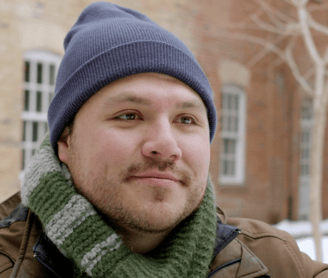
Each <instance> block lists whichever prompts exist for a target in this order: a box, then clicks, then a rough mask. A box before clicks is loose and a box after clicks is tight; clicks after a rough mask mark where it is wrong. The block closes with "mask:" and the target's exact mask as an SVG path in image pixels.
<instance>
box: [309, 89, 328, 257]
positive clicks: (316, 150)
mask: <svg viewBox="0 0 328 278" xmlns="http://www.w3.org/2000/svg"><path fill="white" fill-rule="evenodd" d="M325 85H326V84H325ZM326 88H327V85H326V86H325V88H323V92H322V93H323V94H322V95H321V97H317V98H315V99H314V125H313V131H312V143H311V144H312V145H311V169H310V182H311V184H310V220H311V222H312V229H313V237H314V242H315V247H316V260H317V261H321V262H322V247H321V231H320V221H321V220H322V173H323V152H324V142H325V140H324V139H325V129H326V128H325V127H326V111H327V100H328V97H327V90H326Z"/></svg>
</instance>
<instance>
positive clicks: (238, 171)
mask: <svg viewBox="0 0 328 278" xmlns="http://www.w3.org/2000/svg"><path fill="white" fill-rule="evenodd" d="M224 95H230V96H237V97H238V99H239V101H238V106H239V107H238V112H237V111H234V110H233V109H229V108H228V107H224V106H225V103H224ZM221 107H222V109H221V134H220V135H221V142H220V156H219V157H220V169H219V170H220V172H219V173H220V174H219V183H220V184H221V185H243V184H244V182H245V126H246V96H245V93H244V90H243V89H242V88H240V87H239V86H237V85H235V84H225V85H224V86H223V87H222V103H221ZM229 117H230V120H231V119H232V117H237V118H238V124H237V126H238V129H237V131H228V130H226V129H227V128H226V127H227V121H228V118H229ZM224 139H228V140H229V139H231V140H235V142H236V145H235V154H225V153H224V143H223V141H224ZM227 160H230V161H234V162H235V167H234V174H233V175H224V174H223V173H222V172H223V168H222V167H224V161H227Z"/></svg>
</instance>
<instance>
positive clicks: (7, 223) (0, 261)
mask: <svg viewBox="0 0 328 278" xmlns="http://www.w3.org/2000/svg"><path fill="white" fill-rule="evenodd" d="M19 203H20V196H19V194H16V195H14V196H13V197H12V198H10V199H8V200H7V201H6V202H4V203H3V204H2V205H1V206H0V219H4V220H2V221H1V222H0V278H6V277H30V278H37V277H40V278H41V277H49V278H50V277H73V268H72V265H71V263H70V261H69V260H68V259H66V258H65V257H63V256H62V255H61V254H60V252H59V251H58V250H57V248H56V247H55V246H54V245H53V244H52V243H51V242H50V241H49V240H47V237H46V236H45V235H44V234H43V232H42V227H41V224H40V222H39V220H38V219H37V217H36V216H35V215H34V214H33V213H32V212H31V211H30V210H28V209H27V208H25V207H24V206H22V205H21V204H19ZM17 205H18V207H16V206H17ZM15 207H16V209H15ZM13 210H14V211H13ZM12 211H13V212H12ZM11 212H12V213H11ZM218 214H219V217H220V219H221V222H222V223H223V224H222V223H221V224H220V227H221V230H220V231H221V232H220V233H222V234H221V235H220V236H218V238H217V240H218V241H217V245H216V250H215V257H214V259H213V262H212V265H211V266H210V269H209V271H208V276H207V277H211V278H221V277H222V278H223V277H224V278H235V277H244V278H246V277H247V278H251V277H271V278H287V277H288V278H293V277H302V278H303V277H304V278H310V277H311V278H312V277H316V278H328V265H326V264H321V263H318V262H315V261H312V260H311V259H310V258H309V257H308V256H307V255H305V254H303V253H301V252H300V251H299V249H298V247H297V244H296V242H295V241H294V239H293V238H292V237H291V236H290V235H289V234H287V233H285V232H283V231H279V230H277V229H275V228H272V227H271V226H270V225H268V224H265V223H263V222H260V221H256V220H250V219H237V218H235V219H230V220H229V221H227V220H226V217H225V215H224V213H223V212H222V211H221V210H220V209H218ZM8 215H9V217H8ZM225 224H228V225H232V226H235V227H238V228H239V230H238V229H236V228H233V227H231V226H227V225H225ZM226 227H228V228H226ZM218 230H219V229H218ZM236 232H237V234H238V236H237V234H236Z"/></svg>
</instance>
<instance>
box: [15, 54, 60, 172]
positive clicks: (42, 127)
mask: <svg viewBox="0 0 328 278" xmlns="http://www.w3.org/2000/svg"><path fill="white" fill-rule="evenodd" d="M60 61H61V57H60V56H59V55H56V54H54V53H51V52H48V51H44V50H31V51H27V52H25V54H24V68H25V63H26V62H29V81H28V82H26V80H25V73H24V83H23V84H24V89H23V99H24V103H23V111H22V121H23V138H22V166H21V167H22V173H21V178H23V175H24V172H23V171H24V169H26V167H27V165H28V164H29V162H30V161H31V158H32V155H33V152H34V151H35V150H36V149H37V148H38V147H39V145H40V143H41V140H42V139H43V137H44V135H45V133H46V132H47V130H48V123H47V112H48V107H49V104H50V101H51V99H52V98H53V96H54V92H55V81H56V73H57V70H58V67H59V64H60ZM38 64H41V65H42V81H41V83H39V82H38V80H37V67H38ZM50 66H54V75H53V80H52V83H53V84H50ZM25 70H26V69H25ZM26 91H28V104H27V107H25V105H26ZM38 95H39V96H41V102H40V103H39V105H40V106H39V107H37V106H38V105H37V99H38V98H37V96H38ZM40 108H41V109H40ZM26 109H27V110H26ZM37 110H40V111H37ZM33 125H34V126H37V133H36V135H37V140H33V139H34V137H33Z"/></svg>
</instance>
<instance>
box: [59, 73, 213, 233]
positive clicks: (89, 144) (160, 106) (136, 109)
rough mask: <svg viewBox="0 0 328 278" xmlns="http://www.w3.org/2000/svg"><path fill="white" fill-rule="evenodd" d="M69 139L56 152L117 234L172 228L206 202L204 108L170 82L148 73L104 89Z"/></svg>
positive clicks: (207, 145)
mask: <svg viewBox="0 0 328 278" xmlns="http://www.w3.org/2000/svg"><path fill="white" fill-rule="evenodd" d="M65 132H66V133H67V129H66V131H65ZM65 132H64V133H65ZM66 139H67V140H63V139H61V140H60V141H59V142H58V147H59V151H58V154H59V158H60V159H61V161H63V162H64V163H66V164H67V165H68V167H69V169H70V172H71V174H72V177H73V180H74V184H75V187H76V188H77V190H78V191H79V192H80V193H81V194H82V195H84V196H85V197H86V198H87V199H88V200H89V201H90V202H91V203H92V204H93V205H94V206H95V207H96V208H97V209H98V210H99V211H100V212H101V213H102V214H104V215H105V216H107V217H108V219H109V220H110V221H111V223H112V224H113V225H114V227H116V228H117V229H118V230H123V231H124V230H130V231H131V230H134V231H142V232H148V233H159V232H164V231H170V230H171V229H173V228H174V227H175V226H176V225H177V224H178V223H179V222H180V221H182V220H183V219H184V218H186V217H187V216H188V215H190V214H191V213H192V212H193V211H194V210H195V209H197V208H198V207H199V205H200V203H201V202H202V200H203V196H204V192H205V188H206V180H207V176H208V169H209V162H210V139H209V125H208V120H207V113H206V108H205V105H204V104H203V101H202V100H201V98H200V97H199V95H198V94H197V93H196V92H195V91H193V90H192V89H191V88H190V87H188V86H187V85H185V84H184V83H182V82H181V81H178V80H177V79H175V78H173V77H169V76H166V75H162V74H155V73H145V74H138V75H132V76H129V77H125V78H123V79H120V80H118V81H115V82H113V83H111V84H109V85H107V86H106V87H104V88H102V89H101V90H100V91H99V92H97V93H96V94H95V95H94V96H92V97H91V98H90V99H89V100H88V101H87V102H86V103H85V104H84V105H83V106H82V107H81V109H80V110H79V112H78V113H77V114H76V117H75V121H74V128H73V132H72V133H71V134H70V135H68V137H67V138H66Z"/></svg>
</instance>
